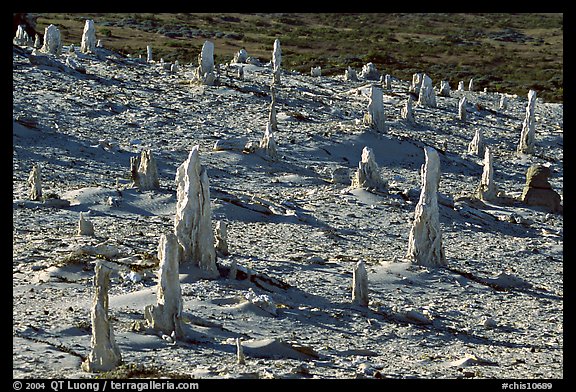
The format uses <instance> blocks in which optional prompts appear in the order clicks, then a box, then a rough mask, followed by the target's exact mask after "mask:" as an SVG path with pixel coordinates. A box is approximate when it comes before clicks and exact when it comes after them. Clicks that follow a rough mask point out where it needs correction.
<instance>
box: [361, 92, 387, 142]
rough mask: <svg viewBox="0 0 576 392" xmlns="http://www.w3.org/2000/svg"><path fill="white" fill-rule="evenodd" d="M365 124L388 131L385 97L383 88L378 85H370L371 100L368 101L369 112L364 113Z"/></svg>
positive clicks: (380, 130) (378, 129)
mask: <svg viewBox="0 0 576 392" xmlns="http://www.w3.org/2000/svg"><path fill="white" fill-rule="evenodd" d="M363 121H364V124H365V125H367V126H369V127H370V128H372V129H374V130H375V131H377V132H386V131H387V130H388V126H387V125H386V115H385V114H384V97H383V94H382V89H381V88H380V87H377V86H370V102H369V103H368V113H366V114H365V115H364V119H363Z"/></svg>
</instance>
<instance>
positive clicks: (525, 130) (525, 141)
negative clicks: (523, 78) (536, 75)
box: [516, 90, 536, 154]
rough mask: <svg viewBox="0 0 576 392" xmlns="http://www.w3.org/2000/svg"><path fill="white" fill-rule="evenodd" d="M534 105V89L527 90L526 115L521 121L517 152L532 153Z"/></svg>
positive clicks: (534, 122)
mask: <svg viewBox="0 0 576 392" xmlns="http://www.w3.org/2000/svg"><path fill="white" fill-rule="evenodd" d="M535 107H536V91H534V90H530V91H529V92H528V104H527V105H526V116H525V118H524V122H523V123H522V133H521V134H520V142H519V143H518V147H517V149H516V152H517V153H518V154H532V153H534V136H535V130H536V118H535V115H534V111H535Z"/></svg>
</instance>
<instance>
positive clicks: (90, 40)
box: [80, 19, 96, 53]
mask: <svg viewBox="0 0 576 392" xmlns="http://www.w3.org/2000/svg"><path fill="white" fill-rule="evenodd" d="M80 51H81V52H82V53H94V52H95V51H96V29H95V28H94V21H93V20H91V19H88V20H86V23H84V31H83V32H82V43H81V45H80Z"/></svg>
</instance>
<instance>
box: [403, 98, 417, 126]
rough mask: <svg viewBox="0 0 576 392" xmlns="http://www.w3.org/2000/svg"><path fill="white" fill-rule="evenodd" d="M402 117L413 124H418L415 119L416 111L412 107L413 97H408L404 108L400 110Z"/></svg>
mask: <svg viewBox="0 0 576 392" xmlns="http://www.w3.org/2000/svg"><path fill="white" fill-rule="evenodd" d="M400 116H401V117H402V118H403V119H404V120H406V121H407V122H409V123H411V124H414V123H416V119H415V118H414V109H413V107H412V95H408V98H407V99H406V103H405V104H404V107H402V110H400Z"/></svg>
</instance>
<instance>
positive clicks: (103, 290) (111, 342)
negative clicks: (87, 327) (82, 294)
mask: <svg viewBox="0 0 576 392" xmlns="http://www.w3.org/2000/svg"><path fill="white" fill-rule="evenodd" d="M94 271H95V273H96V275H95V276H94V289H95V294H94V300H93V302H92V311H91V320H92V339H91V342H90V343H91V347H92V350H91V351H90V354H89V355H88V358H86V360H85V361H84V362H83V363H82V369H83V370H84V371H86V372H106V371H110V370H113V369H114V368H116V367H117V366H118V365H120V364H121V363H122V354H121V353H120V349H119V348H118V346H117V345H116V341H115V339H114V331H113V329H112V323H111V322H110V318H109V317H108V289H109V287H110V274H111V273H112V269H111V268H109V267H106V266H105V265H103V264H102V263H101V262H96V266H95V267H94Z"/></svg>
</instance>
